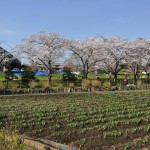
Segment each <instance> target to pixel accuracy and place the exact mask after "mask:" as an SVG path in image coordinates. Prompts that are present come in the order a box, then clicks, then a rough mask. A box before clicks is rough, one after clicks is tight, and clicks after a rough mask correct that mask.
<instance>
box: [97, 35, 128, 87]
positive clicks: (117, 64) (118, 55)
mask: <svg viewBox="0 0 150 150" xmlns="http://www.w3.org/2000/svg"><path fill="white" fill-rule="evenodd" d="M104 41H105V51H104V53H103V54H104V55H103V56H104V58H105V59H103V61H102V62H100V63H99V66H100V68H103V69H107V71H109V72H111V73H112V74H113V75H114V82H115V84H117V75H118V73H119V72H120V71H121V69H122V68H123V66H124V65H125V48H124V46H125V45H126V43H127V41H128V40H127V39H123V38H120V37H117V38H104Z"/></svg>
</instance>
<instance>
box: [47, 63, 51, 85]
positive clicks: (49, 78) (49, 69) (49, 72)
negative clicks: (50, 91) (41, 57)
mask: <svg viewBox="0 0 150 150" xmlns="http://www.w3.org/2000/svg"><path fill="white" fill-rule="evenodd" d="M51 81H52V63H51V60H49V61H48V84H49V85H50V83H51Z"/></svg>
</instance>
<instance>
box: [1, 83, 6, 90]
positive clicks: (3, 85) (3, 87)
mask: <svg viewBox="0 0 150 150" xmlns="http://www.w3.org/2000/svg"><path fill="white" fill-rule="evenodd" d="M4 89H5V84H4V83H3V82H0V90H4Z"/></svg>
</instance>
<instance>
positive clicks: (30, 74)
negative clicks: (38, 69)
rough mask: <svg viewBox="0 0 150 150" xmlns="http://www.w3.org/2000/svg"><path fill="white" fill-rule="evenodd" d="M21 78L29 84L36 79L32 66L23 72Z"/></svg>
mask: <svg viewBox="0 0 150 150" xmlns="http://www.w3.org/2000/svg"><path fill="white" fill-rule="evenodd" d="M21 80H22V82H23V83H26V84H28V83H29V82H31V81H32V80H35V73H34V71H32V70H31V69H30V68H26V69H25V71H24V72H23V73H22V76H21Z"/></svg>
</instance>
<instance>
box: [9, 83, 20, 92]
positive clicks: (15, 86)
mask: <svg viewBox="0 0 150 150" xmlns="http://www.w3.org/2000/svg"><path fill="white" fill-rule="evenodd" d="M9 88H10V89H12V90H13V91H17V90H18V88H19V86H18V84H17V83H13V82H11V83H9Z"/></svg>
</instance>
